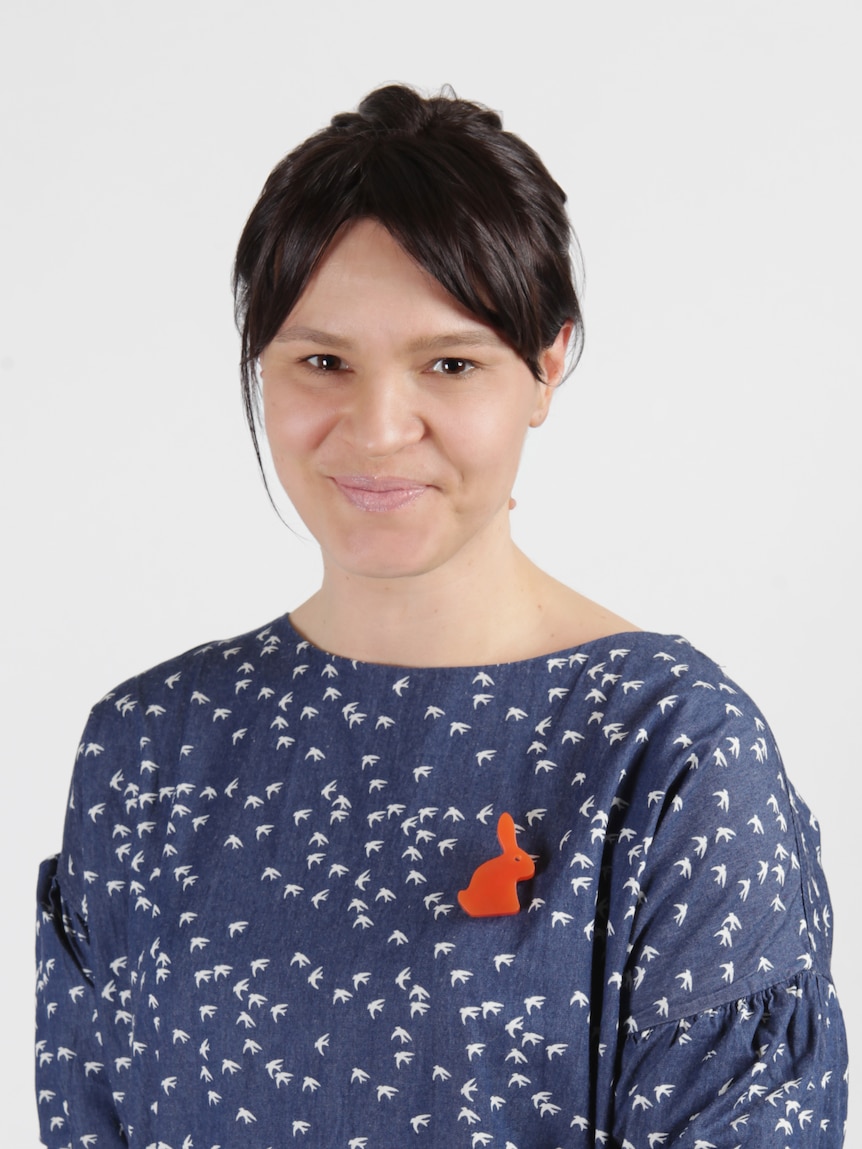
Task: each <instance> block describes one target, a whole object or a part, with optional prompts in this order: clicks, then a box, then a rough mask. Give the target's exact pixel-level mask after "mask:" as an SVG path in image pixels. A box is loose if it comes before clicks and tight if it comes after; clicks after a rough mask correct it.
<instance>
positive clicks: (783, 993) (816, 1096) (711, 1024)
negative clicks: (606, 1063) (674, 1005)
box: [615, 973, 847, 1149]
mask: <svg viewBox="0 0 862 1149" xmlns="http://www.w3.org/2000/svg"><path fill="white" fill-rule="evenodd" d="M846 1064H847V1046H846V1041H845V1036H844V1027H843V1023H842V1019H841V1013H840V1010H839V1008H838V1002H837V1000H836V998H835V993H834V990H833V988H832V985H831V983H830V982H829V981H827V980H826V979H825V978H822V977H820V976H819V975H817V974H814V973H801V974H797V975H795V976H794V977H792V978H789V979H787V980H786V981H782V982H779V983H776V984H774V985H771V986H769V987H768V988H767V989H763V990H760V991H759V992H757V993H753V994H750V995H749V996H747V997H744V998H739V999H738V1000H735V1001H731V1002H726V1003H724V1004H723V1005H720V1006H717V1007H714V1008H711V1009H706V1010H703V1011H702V1012H701V1013H697V1014H694V1015H692V1016H690V1017H685V1018H680V1019H679V1020H677V1021H674V1022H670V1023H666V1024H664V1025H659V1026H657V1027H655V1028H653V1029H645V1030H643V1031H642V1032H639V1033H636V1034H632V1035H630V1036H628V1037H627V1038H626V1039H625V1044H624V1046H623V1049H622V1057H621V1071H620V1074H619V1077H618V1082H617V1089H616V1128H615V1138H616V1141H615V1144H617V1145H619V1146H622V1147H626V1149H629V1147H632V1146H634V1147H636V1149H641V1147H642V1146H644V1147H650V1149H653V1147H656V1149H657V1147H659V1146H664V1145H676V1144H677V1143H679V1144H680V1145H688V1146H698V1147H699V1149H742V1147H743V1146H757V1149H771V1147H774V1149H796V1147H797V1146H798V1147H800V1149H801V1147H803V1146H804V1147H805V1149H813V1147H814V1146H817V1147H818V1149H840V1146H841V1145H843V1143H844V1122H845V1120H846V1115H847V1082H846Z"/></svg>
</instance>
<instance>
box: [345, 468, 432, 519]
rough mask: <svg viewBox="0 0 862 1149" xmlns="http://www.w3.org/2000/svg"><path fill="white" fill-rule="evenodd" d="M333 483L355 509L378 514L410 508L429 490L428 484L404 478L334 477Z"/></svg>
mask: <svg viewBox="0 0 862 1149" xmlns="http://www.w3.org/2000/svg"><path fill="white" fill-rule="evenodd" d="M332 481H333V482H334V483H335V485H336V487H338V489H339V491H341V493H342V495H344V497H345V499H347V501H348V502H349V503H351V504H352V505H353V506H354V507H359V509H360V510H363V511H372V512H377V513H380V512H385V511H397V510H399V509H400V508H401V507H406V506H409V504H410V503H414V502H415V501H416V500H417V499H418V498H419V497H420V495H422V494H423V493H424V492H425V491H426V490H427V489H428V487H427V484H426V483H417V482H416V480H415V479H405V478H401V477H400V476H392V477H389V478H380V479H374V478H371V477H370V476H368V475H333V476H332Z"/></svg>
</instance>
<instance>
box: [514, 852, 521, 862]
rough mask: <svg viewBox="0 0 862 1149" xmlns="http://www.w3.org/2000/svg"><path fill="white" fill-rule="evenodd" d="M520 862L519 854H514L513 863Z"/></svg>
mask: <svg viewBox="0 0 862 1149" xmlns="http://www.w3.org/2000/svg"><path fill="white" fill-rule="evenodd" d="M520 860H521V855H520V854H516V855H515V861H516V862H520Z"/></svg>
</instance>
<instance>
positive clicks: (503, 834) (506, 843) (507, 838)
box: [497, 813, 518, 854]
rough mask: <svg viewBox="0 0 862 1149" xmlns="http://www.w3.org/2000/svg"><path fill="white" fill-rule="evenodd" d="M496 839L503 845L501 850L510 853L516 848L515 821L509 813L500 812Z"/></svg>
mask: <svg viewBox="0 0 862 1149" xmlns="http://www.w3.org/2000/svg"><path fill="white" fill-rule="evenodd" d="M497 841H498V842H499V843H500V845H501V846H502V847H503V852H504V853H506V854H511V853H513V852H514V851H515V850H517V848H518V840H517V838H516V837H515V822H514V820H513V818H512V815H511V814H506V813H502V814H501V815H500V818H499V820H498V822H497Z"/></svg>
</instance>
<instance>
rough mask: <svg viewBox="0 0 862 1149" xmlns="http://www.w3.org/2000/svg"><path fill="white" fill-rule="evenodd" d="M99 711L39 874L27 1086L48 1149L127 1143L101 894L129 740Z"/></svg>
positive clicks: (109, 937)
mask: <svg viewBox="0 0 862 1149" xmlns="http://www.w3.org/2000/svg"><path fill="white" fill-rule="evenodd" d="M105 710H106V708H105V707H101V713H100V707H98V706H97V707H96V708H95V709H94V712H93V714H92V715H91V716H90V721H89V723H88V725H87V728H86V729H85V732H84V737H83V740H82V742H81V744H80V746H79V749H78V756H77V760H76V763H75V769H74V772H73V776H72V785H71V789H70V795H69V802H68V807H67V812H66V823H65V828H64V836H63V848H62V851H61V853H60V854H59V855H58V856H57V857H54V858H50V859H48V860H47V861H45V862H44V863H43V864H42V866H41V868H40V872H39V882H38V891H37V901H38V905H37V933H36V964H37V984H36V1087H37V1109H38V1114H39V1122H40V1129H41V1135H42V1142H43V1144H44V1145H46V1146H47V1147H48V1149H67V1147H70V1146H72V1145H74V1146H75V1149H78V1147H79V1146H84V1147H85V1149H86V1147H87V1146H97V1147H98V1149H119V1147H120V1146H126V1145H128V1138H127V1135H126V1131H125V1129H124V1127H123V1122H122V1120H121V1117H120V1115H119V1110H120V1108H121V1106H122V1100H123V1092H122V1086H121V1085H120V1084H119V1081H120V1080H121V1078H122V1073H123V1069H124V1068H125V1067H126V1065H127V1063H128V1061H129V1058H128V1054H129V1052H130V1048H129V1024H128V1020H127V1019H126V1018H125V1016H124V1015H125V1012H126V1011H125V1009H124V994H128V986H129V979H130V968H129V960H128V955H127V954H126V941H125V923H124V912H123V909H122V905H123V903H122V902H121V900H120V897H119V896H117V897H115V898H114V899H113V901H112V900H111V896H110V894H109V893H107V889H109V888H110V885H111V883H110V879H111V878H112V877H114V876H115V874H114V873H112V867H113V868H116V867H117V865H118V862H117V858H116V854H117V848H118V847H117V843H118V842H119V843H120V844H122V843H123V842H125V841H127V840H128V828H127V827H126V826H125V825H124V822H123V819H124V804H123V793H122V789H121V787H120V785H119V784H118V782H117V778H118V777H119V775H118V774H116V766H115V763H116V762H117V761H118V760H120V759H122V758H123V757H128V751H129V737H128V735H126V734H125V732H122V733H121V732H120V730H119V723H118V721H117V720H116V719H113V718H112V717H111V714H110V711H109V710H108V711H107V713H105ZM112 772H113V778H112ZM112 782H113V785H112ZM123 848H127V847H123ZM118 884H119V885H123V884H124V883H122V882H120V883H118ZM106 888H107V889H106ZM106 907H107V909H106Z"/></svg>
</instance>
